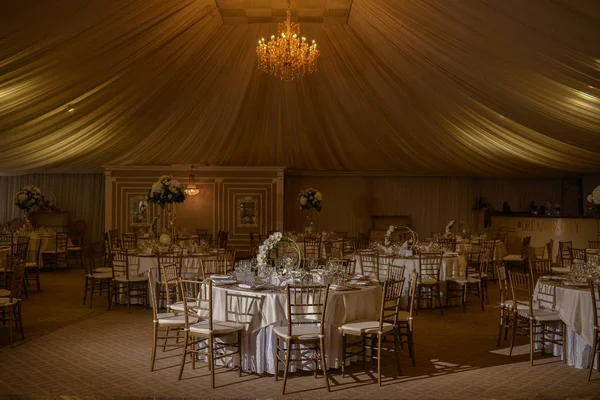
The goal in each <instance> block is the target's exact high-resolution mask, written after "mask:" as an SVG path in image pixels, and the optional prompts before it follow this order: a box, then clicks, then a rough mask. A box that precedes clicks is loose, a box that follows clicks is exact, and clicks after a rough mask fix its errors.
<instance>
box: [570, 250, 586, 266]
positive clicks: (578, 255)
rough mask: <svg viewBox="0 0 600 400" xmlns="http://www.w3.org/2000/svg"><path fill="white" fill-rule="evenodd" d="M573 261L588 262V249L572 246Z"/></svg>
mask: <svg viewBox="0 0 600 400" xmlns="http://www.w3.org/2000/svg"><path fill="white" fill-rule="evenodd" d="M571 262H572V263H584V262H587V252H586V249H576V248H574V247H571Z"/></svg>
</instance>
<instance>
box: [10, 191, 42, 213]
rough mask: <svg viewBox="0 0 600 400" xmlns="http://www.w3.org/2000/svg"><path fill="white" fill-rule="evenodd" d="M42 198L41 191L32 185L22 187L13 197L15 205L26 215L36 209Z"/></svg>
mask: <svg viewBox="0 0 600 400" xmlns="http://www.w3.org/2000/svg"><path fill="white" fill-rule="evenodd" d="M43 199H44V197H43V196H42V191H41V190H40V189H39V188H38V187H37V186H34V185H28V186H24V187H23V188H22V189H21V190H19V192H18V193H17V195H16V197H15V205H16V206H17V207H19V208H20V209H21V210H25V212H26V213H28V212H31V211H33V210H35V209H36V208H38V207H39V206H40V204H41V203H42V201H43Z"/></svg>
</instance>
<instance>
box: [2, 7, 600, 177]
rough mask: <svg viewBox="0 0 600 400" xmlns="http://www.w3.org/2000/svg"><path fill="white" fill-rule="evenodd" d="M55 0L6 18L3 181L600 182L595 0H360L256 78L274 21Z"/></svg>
mask: <svg viewBox="0 0 600 400" xmlns="http://www.w3.org/2000/svg"><path fill="white" fill-rule="evenodd" d="M54 3H55V2H48V1H43V0H23V1H19V2H9V3H8V4H6V5H4V10H3V13H2V15H0V26H1V28H0V29H1V30H2V32H0V33H1V34H0V49H1V50H0V133H1V135H0V146H1V148H2V151H1V152H0V171H4V172H13V173H15V172H23V171H48V170H53V169H56V170H60V169H62V170H70V171H80V170H82V169H83V170H97V169H98V168H99V167H100V166H101V165H106V164H123V165H165V164H192V163H193V164H214V165H229V166H246V165H260V166H265V165H285V166H289V167H292V168H295V169H301V170H336V171H344V170H346V171H348V170H350V171H363V170H364V171H400V172H402V173H404V174H407V175H461V176H499V177H515V176H523V175H526V176H556V175H557V174H560V175H566V174H579V173H590V172H598V171H600V140H599V139H600V91H599V90H598V87H599V86H600V82H599V81H600V50H599V47H598V46H597V39H598V37H600V2H598V1H596V0H578V1H569V0H554V1H549V0H528V1H521V0H462V1H446V0H419V1H414V0H413V1H411V0H396V1H392V0H354V2H353V5H352V10H351V13H350V18H349V20H348V25H323V24H309V23H302V24H301V30H302V34H303V35H305V36H307V37H308V38H315V39H316V40H317V42H318V44H319V47H320V49H321V52H322V56H321V58H320V61H319V62H320V66H319V71H318V72H317V73H315V74H314V75H312V76H310V77H307V78H306V79H303V80H302V81H300V82H281V81H279V80H277V79H275V78H272V77H270V76H267V75H264V74H262V73H261V72H259V71H258V70H257V69H256V60H255V45H256V42H257V40H258V39H259V38H261V37H268V36H270V35H271V34H272V33H274V32H276V25H275V24H247V25H236V26H229V25H223V23H222V21H221V17H220V15H219V11H218V7H217V5H216V3H215V1H214V0H160V1H159V0H130V1H106V0H90V1H86V2H83V3H82V2H81V1H79V0H63V1H61V2H60V4H54ZM292 3H293V2H292ZM68 105H71V106H73V107H74V108H75V111H74V112H68V111H67V109H68V108H69V107H68Z"/></svg>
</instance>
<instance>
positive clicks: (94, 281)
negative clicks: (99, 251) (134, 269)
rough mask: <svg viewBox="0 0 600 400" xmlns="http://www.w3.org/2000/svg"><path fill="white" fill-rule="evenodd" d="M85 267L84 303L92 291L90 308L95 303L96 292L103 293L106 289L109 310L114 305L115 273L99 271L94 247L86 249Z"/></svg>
mask: <svg viewBox="0 0 600 400" xmlns="http://www.w3.org/2000/svg"><path fill="white" fill-rule="evenodd" d="M83 268H84V271H85V289H84V292H83V305H85V302H86V300H87V295H88V292H90V308H92V307H93V305H94V293H95V292H98V293H99V294H100V295H102V292H103V291H104V290H106V292H107V295H108V311H110V308H111V306H112V296H111V292H110V291H111V287H112V280H113V274H112V272H98V271H97V270H96V258H95V257H94V253H93V251H92V248H91V247H90V248H88V249H86V250H85V257H84V260H83Z"/></svg>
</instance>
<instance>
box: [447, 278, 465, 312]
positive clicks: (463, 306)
mask: <svg viewBox="0 0 600 400" xmlns="http://www.w3.org/2000/svg"><path fill="white" fill-rule="evenodd" d="M468 288H469V285H467V284H466V283H465V284H464V285H463V296H462V310H463V314H464V313H466V312H467V290H468ZM446 296H448V294H447V293H446Z"/></svg>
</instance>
